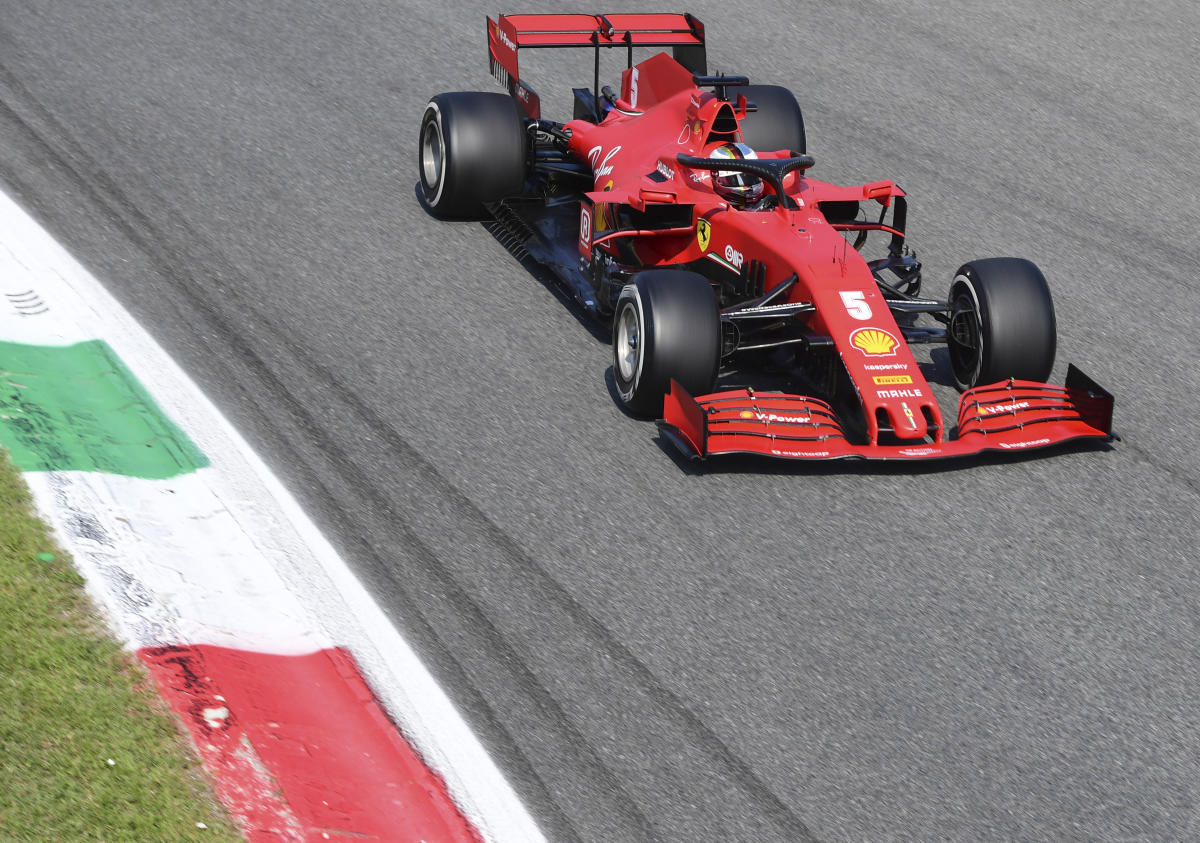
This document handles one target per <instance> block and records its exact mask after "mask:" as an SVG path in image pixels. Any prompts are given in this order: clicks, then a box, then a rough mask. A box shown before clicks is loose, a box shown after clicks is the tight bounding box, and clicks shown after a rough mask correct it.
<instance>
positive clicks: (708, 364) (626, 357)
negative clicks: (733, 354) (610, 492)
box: [613, 269, 721, 417]
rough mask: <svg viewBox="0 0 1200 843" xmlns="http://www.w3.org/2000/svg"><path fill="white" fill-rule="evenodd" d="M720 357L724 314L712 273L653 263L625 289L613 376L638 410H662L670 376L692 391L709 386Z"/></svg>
mask: <svg viewBox="0 0 1200 843" xmlns="http://www.w3.org/2000/svg"><path fill="white" fill-rule="evenodd" d="M720 362H721V317H720V314H719V313H718V311H717V299H716V296H715V295H714V294H713V291H712V285H710V284H709V282H708V279H706V278H705V277H704V276H702V275H697V274H696V273H694V272H684V271H682V270H674V269H652V270H648V271H646V272H642V273H639V274H638V276H637V277H636V278H635V279H634V280H633V282H632V283H630V284H627V285H626V286H625V287H624V289H622V290H621V295H620V296H619V297H618V298H617V306H616V309H615V310H614V313H613V377H614V380H615V381H616V386H617V393H618V394H619V395H620V396H621V401H622V403H624V404H625V406H626V407H627V408H628V409H629V411H630V412H631V413H633V414H635V415H638V416H645V417H657V416H661V415H662V408H663V396H664V395H665V394H666V393H667V390H668V389H669V388H670V385H671V380H672V379H675V380H677V381H679V383H680V385H682V386H683V388H684V389H686V390H687V391H688V392H690V393H691V394H692V395H703V394H705V393H708V392H711V391H712V387H713V384H714V383H715V382H716V379H717V368H718V366H719V365H720Z"/></svg>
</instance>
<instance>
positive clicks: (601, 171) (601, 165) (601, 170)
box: [588, 146, 621, 181]
mask: <svg viewBox="0 0 1200 843" xmlns="http://www.w3.org/2000/svg"><path fill="white" fill-rule="evenodd" d="M620 151H621V147H620V146H614V147H613V148H612V149H611V150H609V153H608V154H607V155H605V156H604V159H603V160H601V159H600V156H601V155H602V154H603V152H604V150H603V148H602V147H599V146H593V147H592V148H591V149H589V150H588V162H589V163H590V164H591V165H592V172H593V173H595V175H596V180H597V181H599V180H600V179H602V178H604V177H605V176H609V175H612V171H613V168H612V164H610V163H608V162H609V161H611V160H612V159H613V156H614V155H616V154H617V153H618V152H620Z"/></svg>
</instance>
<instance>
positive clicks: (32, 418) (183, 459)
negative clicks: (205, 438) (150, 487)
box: [0, 340, 208, 479]
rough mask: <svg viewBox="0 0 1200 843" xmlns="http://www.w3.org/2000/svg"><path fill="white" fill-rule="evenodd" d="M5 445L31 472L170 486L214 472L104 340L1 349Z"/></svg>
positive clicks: (0, 414) (0, 429) (1, 438)
mask: <svg viewBox="0 0 1200 843" xmlns="http://www.w3.org/2000/svg"><path fill="white" fill-rule="evenodd" d="M0 445H3V446H4V447H5V448H7V449H8V451H9V453H10V454H11V455H12V460H13V462H14V463H15V464H16V465H17V466H18V467H20V468H21V469H23V470H25V471H69V470H77V471H103V472H108V473H110V474H123V475H126V476H129V477H143V478H147V479H165V478H168V477H176V476H178V475H180V474H187V473H189V472H192V471H195V470H196V469H197V468H202V467H204V466H206V465H208V459H207V457H205V456H204V454H203V453H202V452H201V451H200V449H199V448H197V447H196V445H195V444H193V442H192V441H191V440H190V439H189V438H188V437H187V434H185V433H184V432H183V431H182V430H181V429H180V428H179V427H178V426H177V425H175V424H174V423H173V422H172V421H171V420H170V419H168V418H167V417H166V416H165V415H164V414H163V412H162V410H160V409H159V407H158V405H157V404H156V403H155V402H154V399H153V398H151V397H150V394H149V393H148V392H147V391H146V390H145V388H144V387H142V385H141V384H140V383H139V382H138V380H137V378H135V377H134V376H133V373H132V372H130V371H129V369H127V368H126V367H125V364H123V363H122V362H121V360H120V359H119V358H118V357H117V355H116V354H115V353H114V352H113V350H112V349H111V348H109V346H108V344H107V343H105V342H103V341H102V340H92V341H89V342H81V343H77V344H75V345H68V346H38V345H23V344H20V343H12V342H0Z"/></svg>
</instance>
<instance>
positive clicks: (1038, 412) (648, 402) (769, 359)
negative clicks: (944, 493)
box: [418, 14, 1114, 459]
mask: <svg viewBox="0 0 1200 843" xmlns="http://www.w3.org/2000/svg"><path fill="white" fill-rule="evenodd" d="M487 27H488V52H489V62H490V66H491V71H492V74H493V75H494V76H495V77H496V79H497V80H499V82H500V83H501V84H502V85H504V86H505V87H506V88H507V93H478V92H457V93H444V94H438V95H437V96H435V97H433V98H432V99H431V100H430V101H429V104H428V106H427V107H426V109H425V113H424V116H423V118H422V121H421V127H420V145H419V153H418V161H419V168H420V188H421V195H422V197H423V199H424V203H425V205H426V207H427V209H428V210H429V211H430V212H431V213H432V214H434V215H435V216H438V217H445V218H464V217H465V218H491V221H492V222H491V223H490V225H491V226H492V230H493V231H494V232H495V233H496V234H497V236H498V237H499V238H500V239H501V241H502V242H504V243H505V244H506V245H508V247H509V249H510V251H512V252H514V253H515V254H517V255H518V256H520V257H522V258H524V257H529V258H532V259H533V260H535V261H537V262H539V263H541V264H542V265H544V266H545V267H547V268H549V269H550V270H551V271H552V272H553V274H554V276H555V277H556V278H557V279H558V280H559V282H560V283H561V284H562V285H563V286H564V287H565V289H566V290H568V291H569V292H570V293H571V294H572V295H573V296H574V298H575V299H576V300H577V301H578V302H579V304H580V305H582V307H583V308H585V309H586V310H587V311H588V312H590V313H591V314H593V315H594V316H595V317H596V318H598V319H600V320H603V321H604V322H609V323H611V326H612V349H613V377H614V381H615V385H616V391H617V392H618V394H619V395H620V399H621V401H622V402H623V403H624V405H625V407H626V408H627V409H628V410H629V412H631V413H633V414H635V415H638V416H645V417H657V418H658V419H659V426H660V428H661V429H662V430H663V432H664V434H665V435H666V436H668V437H669V438H670V439H671V441H672V442H674V443H675V444H676V445H677V446H678V447H679V448H680V449H681V450H682V451H683V452H684V453H686V454H688V455H690V456H692V457H697V458H704V457H708V456H712V455H717V454H731V453H752V454H763V455H767V456H776V457H790V458H799V459H832V458H842V457H865V458H876V459H882V458H886V459H925V458H946V457H957V456H963V455H967V454H976V453H979V452H982V451H988V450H996V451H1029V450H1033V449H1037V448H1042V447H1046V446H1050V445H1057V444H1059V443H1062V442H1066V441H1068V440H1076V439H1099V440H1111V439H1113V438H1114V435H1113V432H1112V407H1113V399H1112V396H1111V395H1109V394H1108V393H1107V392H1106V391H1105V390H1104V389H1102V388H1101V387H1100V386H1098V385H1097V384H1096V383H1094V382H1093V381H1092V380H1091V379H1089V378H1088V377H1087V376H1086V375H1084V374H1083V373H1082V372H1080V371H1079V370H1078V369H1077V368H1075V367H1074V366H1071V367H1070V368H1069V370H1068V373H1067V379H1066V384H1065V385H1064V386H1061V387H1060V386H1050V385H1048V384H1046V383H1044V381H1045V379H1046V378H1047V377H1048V376H1049V374H1050V371H1051V367H1052V365H1053V363H1054V354H1055V345H1056V327H1055V317H1054V308H1053V304H1052V301H1051V297H1050V291H1049V289H1048V287H1047V285H1046V280H1045V278H1044V277H1043V276H1042V273H1041V272H1040V271H1039V270H1038V268H1037V267H1036V266H1035V265H1034V264H1033V263H1031V262H1029V261H1027V260H1023V259H1019V258H990V259H986V260H975V261H971V262H969V263H966V264H964V265H963V266H962V268H961V269H959V270H958V272H957V273H956V274H955V277H954V279H953V281H952V283H951V285H950V290H949V295H948V296H947V298H946V299H945V300H941V299H931V298H926V297H923V296H922V295H921V264H920V263H919V262H918V261H917V259H916V257H915V255H913V254H912V253H911V251H910V250H909V248H908V247H907V246H906V243H905V215H906V211H907V199H906V196H905V194H904V191H902V190H901V189H900V188H899V187H897V186H896V185H895V184H894V183H893V182H891V181H873V182H869V183H867V184H860V185H853V186H850V187H839V186H836V185H832V184H827V183H825V182H821V181H818V180H817V179H814V178H812V177H811V176H810V175H809V174H810V172H811V171H812V169H813V167H814V160H813V158H812V156H810V155H807V154H805V153H806V144H805V129H804V119H803V115H802V113H801V110H800V107H799V105H798V104H797V102H796V98H795V97H794V96H793V94H792V93H791V92H790V91H788V90H787V89H785V88H781V87H776V86H771V85H751V84H749V80H748V79H747V78H745V77H743V76H726V75H719V76H712V75H708V72H707V66H706V57H705V40H704V27H703V25H702V24H701V23H700V22H699V21H698V20H696V19H695V18H694V17H692V16H691V15H688V14H613V15H584V14H549V15H500V16H498V18H497V19H496V20H492V19H490V18H489V19H488V22H487ZM537 47H580V48H588V47H590V48H592V49H593V50H594V51H595V78H594V80H593V85H592V87H591V88H590V89H589V88H575V89H573V102H574V109H573V110H574V115H573V119H572V120H570V121H569V122H566V123H559V122H554V121H551V120H546V119H543V118H542V115H541V100H540V98H539V97H538V95H537V93H536V92H535V91H534V90H533V89H532V88H531V87H530V86H529V85H528V84H527V83H526V82H525V81H524V80H523V79H521V76H520V69H519V65H518V62H517V58H518V54H519V53H520V51H521V50H522V49H529V48H537ZM645 47H651V48H655V47H669V48H670V50H671V52H670V53H669V54H668V53H667V52H658V53H655V54H653V55H650V56H649V57H648V58H645V59H644V60H642V61H639V62H637V63H636V64H635V63H634V48H645ZM601 48H604V49H611V48H616V49H618V50H622V51H623V52H624V53H625V58H626V61H625V70H624V72H623V73H622V74H621V86H620V92H616V91H613V90H612V89H611V88H610V87H608V86H607V85H606V86H603V87H601V85H600V55H601ZM876 243H878V245H876ZM871 248H877V249H878V257H874V258H871V259H868V257H867V256H866V253H870V249H871ZM923 320H924V321H923ZM925 322H932V324H925ZM917 343H944V344H945V345H946V347H947V350H948V357H949V364H950V369H951V374H952V375H953V379H954V383H955V384H956V385H957V387H958V388H959V389H960V390H962V391H963V394H962V397H961V399H960V402H959V407H958V414H957V416H956V418H955V419H954V424H953V427H950V426H949V425H947V422H946V420H945V419H944V418H943V416H942V411H941V408H940V407H939V406H938V403H937V401H936V400H935V399H934V396H933V393H932V391H931V389H930V387H929V384H928V382H927V381H926V379H925V377H924V375H923V373H922V370H921V368H920V367H919V366H918V364H917V361H916V359H915V358H914V356H913V353H912V351H911V350H910V346H912V345H914V344H917ZM718 382H720V383H722V384H723V386H722V387H721V388H718V387H717V384H718ZM780 385H782V387H783V388H772V387H773V386H780Z"/></svg>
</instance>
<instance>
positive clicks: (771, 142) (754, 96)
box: [736, 85, 808, 155]
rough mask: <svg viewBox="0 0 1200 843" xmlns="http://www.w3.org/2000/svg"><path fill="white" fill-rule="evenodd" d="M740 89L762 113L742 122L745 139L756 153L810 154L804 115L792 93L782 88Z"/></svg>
mask: <svg viewBox="0 0 1200 843" xmlns="http://www.w3.org/2000/svg"><path fill="white" fill-rule="evenodd" d="M736 90H737V91H738V92H740V93H744V94H745V95H746V99H747V100H749V101H750V102H752V103H754V104H755V105H756V106H758V111H752V112H750V113H749V114H747V115H746V118H745V119H744V120H742V140H743V142H744V143H745V144H746V145H747V146H748V147H750V148H751V149H753V150H754V151H755V152H775V151H777V150H780V149H790V150H791V151H793V152H796V153H799V154H801V155H803V154H804V153H806V152H808V149H807V146H806V143H807V141H806V139H805V135H804V115H803V114H802V113H801V111H800V104H799V103H797V102H796V96H795V95H794V94H793V93H792V92H791V91H789V90H788V89H787V88H783V87H780V86H779V85H747V86H746V87H744V88H738V89H736Z"/></svg>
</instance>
